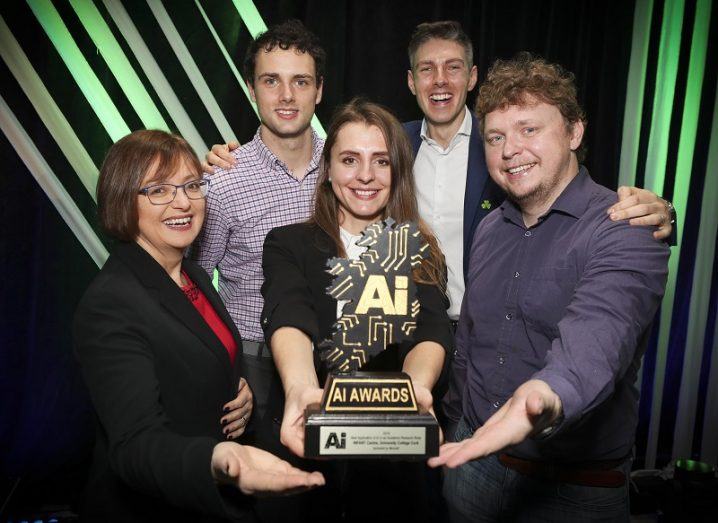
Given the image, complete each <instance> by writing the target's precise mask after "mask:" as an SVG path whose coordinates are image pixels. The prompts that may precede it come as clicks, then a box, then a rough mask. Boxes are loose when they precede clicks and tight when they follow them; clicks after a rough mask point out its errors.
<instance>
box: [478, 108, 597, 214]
mask: <svg viewBox="0 0 718 523" xmlns="http://www.w3.org/2000/svg"><path fill="white" fill-rule="evenodd" d="M526 101H527V104H526V105H522V106H518V105H510V106H508V107H507V108H505V109H497V110H495V111H492V112H490V113H488V114H487V115H486V117H485V119H484V144H485V147H484V148H485V152H486V165H487V167H488V169H489V173H490V174H491V178H493V180H494V181H495V182H496V183H497V184H498V185H499V186H500V187H501V188H502V189H504V191H506V193H508V195H509V197H510V198H511V199H512V200H514V201H515V202H517V203H518V204H519V206H520V207H521V208H522V210H526V209H531V208H537V207H538V208H543V207H545V208H546V209H544V210H547V209H548V207H550V206H551V204H552V203H553V202H554V201H555V200H556V198H558V196H559V195H560V194H561V192H562V191H563V189H564V188H565V187H566V185H568V183H569V182H570V181H571V180H572V179H573V178H574V177H575V176H576V174H577V173H578V161H577V159H576V154H575V152H574V151H575V150H576V149H577V148H578V147H579V145H581V139H582V138H583V123H582V122H581V121H578V122H575V123H574V124H573V125H572V126H570V127H569V126H567V124H566V121H565V120H564V118H563V116H562V115H561V112H560V111H559V110H558V108H556V106H554V105H549V104H546V103H543V102H537V101H536V100H535V99H533V98H531V97H527V100H526Z"/></svg>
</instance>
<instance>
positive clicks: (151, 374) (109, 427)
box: [73, 242, 251, 521]
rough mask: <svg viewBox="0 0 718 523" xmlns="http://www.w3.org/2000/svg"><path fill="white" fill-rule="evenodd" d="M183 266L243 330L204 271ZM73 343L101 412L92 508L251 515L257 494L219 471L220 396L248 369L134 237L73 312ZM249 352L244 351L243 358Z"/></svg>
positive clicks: (167, 516) (94, 516)
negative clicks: (215, 453)
mask: <svg viewBox="0 0 718 523" xmlns="http://www.w3.org/2000/svg"><path fill="white" fill-rule="evenodd" d="M182 268H183V270H184V271H185V272H186V273H187V274H188V275H189V277H190V278H191V279H192V280H193V281H194V282H195V283H196V284H197V285H198V286H199V288H200V289H201V290H202V292H203V293H204V294H205V295H206V296H207V299H208V300H209V302H210V303H211V304H212V306H213V307H214V309H215V310H216V311H217V313H218V314H219V316H220V318H222V320H223V321H224V322H225V324H226V325H227V327H229V329H230V330H231V332H232V334H233V336H234V338H235V340H236V342H237V346H238V348H239V350H240V351H241V341H240V338H239V333H238V332H237V329H236V327H235V325H234V323H233V322H232V320H231V318H230V316H229V314H228V313H227V310H226V309H225V307H224V305H223V304H222V301H221V299H220V297H219V295H218V294H217V293H216V292H215V290H214V288H212V285H211V282H210V280H209V278H208V276H207V273H206V272H204V271H203V270H202V269H201V268H199V267H198V266H197V265H195V264H194V263H192V262H191V261H188V260H185V261H183V262H182ZM73 335H74V343H75V350H76V353H77V357H78V360H79V362H80V365H81V367H82V373H83V376H84V378H85V382H86V383H87V386H88V389H89V392H90V396H91V399H92V402H93V404H94V407H95V410H96V412H97V416H98V420H99V425H98V435H97V441H96V445H95V453H94V459H93V465H92V469H91V471H90V477H89V481H88V486H87V489H86V492H85V498H86V499H85V501H84V504H83V505H84V506H83V507H82V510H83V512H82V514H81V516H82V517H83V520H97V521H165V520H166V521H201V520H212V519H213V518H229V519H240V520H245V519H247V518H248V519H251V513H250V508H249V503H250V500H249V499H248V498H246V497H244V496H242V495H241V494H240V493H239V491H238V490H236V489H233V488H226V487H225V488H223V489H220V488H218V487H217V486H216V485H215V484H214V481H213V479H212V476H211V472H210V461H211V455H212V450H213V447H214V446H215V445H216V444H217V443H218V442H219V441H221V440H223V439H224V438H223V434H222V427H221V425H220V418H221V416H222V406H223V405H224V404H225V403H226V402H227V401H229V400H230V399H232V398H233V397H235V395H236V391H237V385H238V382H239V377H240V373H239V369H238V368H237V366H234V367H233V366H232V365H231V364H230V359H229V356H228V353H227V350H226V349H225V347H224V345H222V343H221V342H220V340H219V339H218V338H217V337H216V336H215V334H214V332H213V331H212V330H211V328H210V327H209V326H208V325H207V323H206V322H205V321H204V319H203V318H202V316H201V315H200V314H199V313H198V312H197V310H196V309H195V308H194V306H193V305H192V303H191V302H190V301H189V300H188V299H187V298H186V297H185V295H184V293H183V292H182V290H181V289H180V288H179V287H178V286H177V285H176V284H175V283H174V282H173V281H172V279H171V278H170V277H169V275H168V274H167V272H166V271H165V270H164V269H163V268H162V267H161V266H160V265H159V264H158V263H157V262H156V261H155V260H154V259H153V258H152V257H151V256H150V255H149V254H148V253H147V252H146V251H145V250H144V249H142V248H141V247H140V246H139V245H137V244H136V243H134V242H133V243H123V244H120V245H118V246H117V248H116V249H115V250H114V251H113V253H112V255H111V256H110V258H109V259H108V260H107V263H106V264H105V266H104V267H103V268H102V270H101V271H100V273H99V275H98V276H97V277H96V278H95V280H94V281H93V282H92V284H91V285H90V287H89V288H88V290H87V292H86V293H85V295H84V297H83V298H82V301H81V302H80V305H79V307H78V309H77V312H76V314H75V321H74V332H73ZM239 359H240V358H239V357H237V358H236V360H237V361H239Z"/></svg>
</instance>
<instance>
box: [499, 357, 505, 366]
mask: <svg viewBox="0 0 718 523" xmlns="http://www.w3.org/2000/svg"><path fill="white" fill-rule="evenodd" d="M504 363H506V358H504V357H503V356H499V365H503V364H504Z"/></svg>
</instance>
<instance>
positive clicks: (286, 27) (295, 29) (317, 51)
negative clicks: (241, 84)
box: [243, 20, 327, 86]
mask: <svg viewBox="0 0 718 523" xmlns="http://www.w3.org/2000/svg"><path fill="white" fill-rule="evenodd" d="M277 47H279V48H280V49H283V50H285V51H286V50H287V49H292V48H294V49H296V50H297V51H299V52H301V53H308V54H309V56H311V57H312V58H313V59H314V69H315V75H316V82H317V86H319V85H321V84H322V81H323V80H324V67H325V65H326V61H327V54H326V52H325V51H324V48H323V47H322V44H321V42H320V41H319V38H318V37H317V35H315V34H314V33H312V32H311V31H310V30H309V29H307V28H306V27H305V26H304V24H302V22H300V21H299V20H287V21H286V22H282V23H281V24H277V25H273V26H272V27H270V28H269V29H268V30H267V31H265V32H264V33H262V34H260V35H259V36H258V37H257V39H256V40H253V41H252V43H251V44H250V45H249V47H248V48H247V53H246V54H245V56H244V64H243V69H244V77H245V79H246V80H247V81H248V82H249V83H250V84H251V85H252V86H254V68H255V67H256V65H257V53H259V51H266V52H270V51H273V50H274V49H275V48H277Z"/></svg>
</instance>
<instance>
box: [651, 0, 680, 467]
mask: <svg viewBox="0 0 718 523" xmlns="http://www.w3.org/2000/svg"><path fill="white" fill-rule="evenodd" d="M683 7H684V2H683V0H672V1H667V2H665V4H664V8H663V21H662V24H661V38H660V47H659V50H658V65H657V71H656V91H655V95H654V98H653V120H652V122H651V132H650V137H649V142H648V154H647V157H646V180H645V184H644V186H645V188H646V189H650V190H651V191H653V192H654V193H656V194H659V195H660V194H663V185H664V181H665V176H666V162H667V157H668V137H669V133H670V127H671V115H672V112H673V97H674V93H675V87H676V76H677V74H678V59H679V55H680V50H681V29H682V26H683ZM671 251H672V252H671V259H670V261H669V270H670V271H671V272H670V273H669V275H668V282H667V284H666V294H665V296H664V298H663V305H662V306H661V325H660V330H659V332H660V333H661V334H659V344H658V349H657V354H656V367H655V372H654V376H655V378H654V381H653V400H652V401H653V403H652V405H651V419H650V424H649V427H648V441H647V445H646V467H647V468H653V467H654V466H655V461H656V452H657V449H658V433H659V430H660V421H661V408H662V406H663V385H664V380H665V370H666V357H667V347H668V346H667V343H663V344H661V342H660V340H661V339H665V338H667V333H669V332H670V323H671V314H672V312H673V290H674V289H675V270H673V269H671V267H672V266H675V267H677V266H678V259H679V257H680V249H677V248H673V249H672V250H671Z"/></svg>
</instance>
